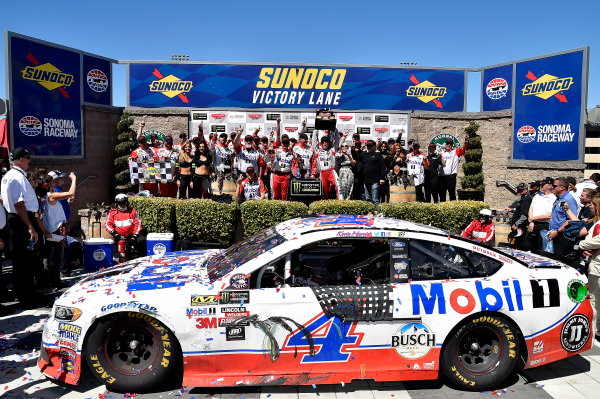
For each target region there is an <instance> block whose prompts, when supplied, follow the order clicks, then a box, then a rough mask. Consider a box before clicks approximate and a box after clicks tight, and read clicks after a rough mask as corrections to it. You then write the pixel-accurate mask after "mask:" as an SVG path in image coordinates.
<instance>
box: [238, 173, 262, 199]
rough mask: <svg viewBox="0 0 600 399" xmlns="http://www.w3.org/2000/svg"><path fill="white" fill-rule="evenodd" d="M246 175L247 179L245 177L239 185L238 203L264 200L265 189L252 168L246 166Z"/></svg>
mask: <svg viewBox="0 0 600 399" xmlns="http://www.w3.org/2000/svg"><path fill="white" fill-rule="evenodd" d="M246 174H247V175H248V177H246V178H245V179H244V180H242V182H241V183H240V189H239V192H238V198H239V201H240V202H244V201H254V200H263V199H265V194H266V193H267V189H266V188H265V185H264V184H263V182H262V180H260V179H259V178H258V175H257V174H256V171H255V170H254V167H253V166H248V168H247V169H246ZM240 179H241V177H240Z"/></svg>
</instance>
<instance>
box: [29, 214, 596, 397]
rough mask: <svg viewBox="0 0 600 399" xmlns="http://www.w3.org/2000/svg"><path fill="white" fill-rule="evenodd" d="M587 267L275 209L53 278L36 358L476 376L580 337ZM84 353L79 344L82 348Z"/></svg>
mask: <svg viewBox="0 0 600 399" xmlns="http://www.w3.org/2000/svg"><path fill="white" fill-rule="evenodd" d="M595 317H596V315H595V314H594V310H593V309H592V307H591V305H590V300H589V296H588V290H587V278H586V277H585V276H583V275H581V274H579V273H578V272H577V271H576V270H575V269H573V268H571V267H568V266H565V265H563V264H561V263H559V262H556V261H553V260H550V259H547V258H543V257H538V256H535V255H532V254H531V253H527V252H520V251H516V250H512V249H491V248H487V247H483V246H480V245H478V244H477V243H474V242H471V241H467V240H465V239H463V238H461V237H457V236H455V235H452V234H448V233H446V232H444V231H442V230H439V229H436V228H432V227H428V226H423V225H418V224H414V223H409V222H404V221H399V220H396V219H389V218H381V217H371V216H353V215H339V216H337V215H323V216H315V217H305V218H298V219H293V220H289V221H286V222H284V223H281V224H279V225H277V226H275V227H273V228H269V229H267V230H264V231H262V232H261V233H259V234H257V235H256V236H254V237H252V238H250V239H248V240H246V241H243V242H240V243H238V244H236V245H234V246H232V247H231V248H229V249H227V250H202V251H188V252H180V253H171V254H167V255H164V256H156V257H147V258H142V259H137V260H135V261H132V262H129V263H126V264H123V265H121V266H117V267H114V268H112V269H109V270H105V271H102V272H100V273H98V274H95V275H93V276H91V277H88V278H86V279H85V280H83V281H81V282H80V283H78V284H76V285H75V286H73V287H71V288H70V289H69V290H68V291H67V292H65V293H64V294H63V295H62V296H61V297H60V298H59V299H58V300H57V301H56V303H55V305H54V307H53V310H52V315H51V317H50V319H49V320H48V322H47V324H46V327H45V328H44V333H43V338H42V340H43V342H42V350H41V355H40V358H39V361H38V366H39V367H40V369H41V370H42V372H43V373H44V374H46V375H47V376H49V377H52V378H55V379H58V380H61V381H66V382H67V383H71V384H77V382H78V380H79V377H80V375H81V371H82V367H83V364H84V363H87V365H88V367H89V369H90V370H91V372H92V374H94V375H95V376H96V377H97V378H98V380H100V381H101V382H102V383H103V384H105V385H106V387H107V388H108V389H110V390H113V391H121V392H140V391H148V390H152V389H153V388H155V387H157V386H160V384H164V383H165V381H172V378H171V379H169V377H170V376H171V373H173V372H175V371H176V370H179V372H181V370H183V381H182V384H183V385H184V386H205V387H220V386H236V385H240V384H241V385H268V384H273V385H306V384H334V383H342V382H346V383H349V382H351V381H352V380H355V379H371V380H375V381H398V380H425V379H436V378H438V374H439V372H440V371H443V373H445V374H446V376H447V377H448V378H449V380H450V381H451V382H453V383H454V384H455V385H457V386H459V387H462V388H463V389H466V390H485V389H489V388H491V387H493V386H495V385H498V384H501V383H502V381H503V380H504V379H505V378H506V377H507V376H508V375H509V374H510V373H511V372H512V371H513V370H514V369H515V368H517V367H524V368H531V367H536V366H541V365H544V364H547V363H550V362H554V361H557V360H559V359H564V358H566V357H568V356H573V355H575V354H577V353H580V352H583V351H585V350H588V349H590V348H591V347H592V343H593V337H594V326H595ZM84 359H85V360H84Z"/></svg>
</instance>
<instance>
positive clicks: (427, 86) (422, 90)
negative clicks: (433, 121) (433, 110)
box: [406, 75, 448, 108]
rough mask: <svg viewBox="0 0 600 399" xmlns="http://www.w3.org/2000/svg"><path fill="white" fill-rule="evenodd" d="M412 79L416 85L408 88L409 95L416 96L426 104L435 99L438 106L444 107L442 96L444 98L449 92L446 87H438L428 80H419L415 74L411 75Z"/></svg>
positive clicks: (407, 93)
mask: <svg viewBox="0 0 600 399" xmlns="http://www.w3.org/2000/svg"><path fill="white" fill-rule="evenodd" d="M410 81H411V82H413V83H414V84H415V86H410V87H409V88H408V89H407V90H406V95H407V97H416V98H418V99H419V100H421V101H423V102H424V103H425V104H427V103H428V102H431V101H433V103H434V104H435V106H436V107H437V108H443V106H442V103H441V102H440V98H443V97H444V96H445V95H446V93H447V92H448V90H447V89H446V88H445V87H438V86H436V85H435V84H433V83H431V82H430V81H428V80H425V81H423V82H419V80H418V79H417V78H416V77H415V75H410Z"/></svg>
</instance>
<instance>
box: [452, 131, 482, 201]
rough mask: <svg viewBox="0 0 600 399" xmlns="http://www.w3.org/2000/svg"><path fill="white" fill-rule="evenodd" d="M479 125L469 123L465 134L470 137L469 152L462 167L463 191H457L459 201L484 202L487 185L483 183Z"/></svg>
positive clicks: (467, 151)
mask: <svg viewBox="0 0 600 399" xmlns="http://www.w3.org/2000/svg"><path fill="white" fill-rule="evenodd" d="M477 130H479V124H477V123H475V122H469V126H467V127H466V128H465V133H467V134H468V135H469V146H468V150H466V151H465V155H464V157H465V162H464V163H463V165H462V168H463V172H465V175H464V176H463V177H462V179H461V180H460V185H461V187H462V189H459V190H457V193H458V199H459V200H475V201H483V196H484V190H485V183H484V182H483V162H482V161H481V160H482V153H483V149H482V148H481V136H479V135H478V134H477Z"/></svg>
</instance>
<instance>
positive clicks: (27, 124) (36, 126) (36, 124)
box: [19, 116, 42, 137]
mask: <svg viewBox="0 0 600 399" xmlns="http://www.w3.org/2000/svg"><path fill="white" fill-rule="evenodd" d="M19 130H20V131H21V133H23V134H24V135H26V136H30V137H33V136H37V135H38V134H40V133H41V132H42V122H40V120H39V119H38V118H36V117H35V116H24V117H22V118H21V120H20V121H19Z"/></svg>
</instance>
